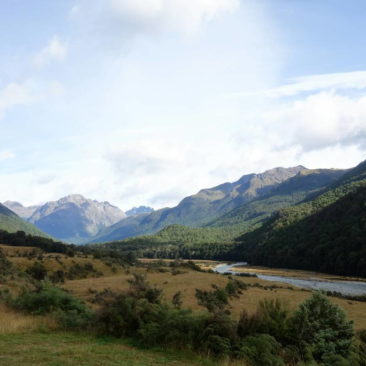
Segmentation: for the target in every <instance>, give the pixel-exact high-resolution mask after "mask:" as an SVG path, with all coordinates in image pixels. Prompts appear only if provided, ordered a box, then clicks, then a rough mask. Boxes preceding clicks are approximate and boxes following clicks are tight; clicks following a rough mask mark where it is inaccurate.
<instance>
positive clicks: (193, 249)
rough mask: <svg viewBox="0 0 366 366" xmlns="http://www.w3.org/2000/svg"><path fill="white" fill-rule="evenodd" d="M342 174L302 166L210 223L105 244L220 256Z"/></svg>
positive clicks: (164, 253)
mask: <svg viewBox="0 0 366 366" xmlns="http://www.w3.org/2000/svg"><path fill="white" fill-rule="evenodd" d="M343 174H344V171H342V170H331V169H328V170H327V169H324V170H303V171H301V172H299V173H298V174H297V175H296V176H295V177H292V178H290V179H288V180H287V181H285V182H283V183H282V184H280V185H279V186H277V187H276V188H274V189H273V190H272V191H270V192H269V193H267V194H266V195H265V196H264V197H263V198H258V199H257V200H254V201H252V202H249V203H246V204H244V205H242V206H240V207H239V208H237V209H234V210H233V211H231V212H230V213H228V214H227V215H225V216H223V218H221V219H219V220H216V221H214V222H213V223H212V224H211V225H210V226H206V227H202V228H191V227H187V226H181V225H170V226H167V227H166V228H164V229H162V230H161V231H159V232H158V233H156V234H154V235H145V236H137V237H134V238H128V239H125V240H123V241H115V242H110V243H107V244H105V246H106V247H108V248H113V249H118V250H120V251H130V250H133V251H137V252H138V253H137V254H138V255H143V256H148V257H150V256H159V257H168V258H174V257H184V258H207V259H219V258H220V256H221V255H223V254H224V253H226V252H227V251H229V249H230V247H231V246H232V245H233V244H235V238H237V237H238V236H240V235H241V234H243V233H244V232H247V231H250V230H253V229H254V228H256V227H258V226H259V225H261V224H262V222H263V221H264V220H265V219H267V218H268V216H269V215H270V214H271V213H272V212H273V211H275V210H278V209H279V208H282V207H288V206H290V205H293V204H296V203H298V202H299V201H301V200H303V199H304V198H305V197H307V195H309V194H314V193H315V192H319V190H322V189H324V187H326V186H327V185H329V184H330V183H333V182H334V181H335V180H336V179H337V178H339V177H340V176H342V175H343Z"/></svg>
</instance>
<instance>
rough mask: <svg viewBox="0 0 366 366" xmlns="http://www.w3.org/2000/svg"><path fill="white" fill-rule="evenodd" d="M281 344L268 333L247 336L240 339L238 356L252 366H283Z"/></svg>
mask: <svg viewBox="0 0 366 366" xmlns="http://www.w3.org/2000/svg"><path fill="white" fill-rule="evenodd" d="M280 350H281V345H280V344H279V343H278V342H277V341H276V340H275V339H274V338H273V337H271V336H270V335H268V334H260V335H256V336H249V337H246V338H244V340H243V341H242V344H241V347H240V350H239V356H240V357H241V358H243V359H244V360H245V361H246V362H248V363H249V364H250V365H253V366H282V365H283V366H284V365H285V363H284V361H283V360H282V358H281V357H280Z"/></svg>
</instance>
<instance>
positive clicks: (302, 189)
mask: <svg viewBox="0 0 366 366" xmlns="http://www.w3.org/2000/svg"><path fill="white" fill-rule="evenodd" d="M343 173H344V171H342V170H333V169H328V170H327V169H323V170H310V169H307V168H305V167H303V166H297V167H292V168H274V169H271V170H268V171H265V172H264V173H261V174H248V175H244V176H242V177H241V178H240V179H239V180H237V181H235V182H233V183H224V184H221V185H218V186H216V187H213V188H208V189H202V190H201V191H199V192H198V193H197V194H195V195H192V196H188V197H186V198H184V199H183V200H182V201H181V202H180V203H179V204H178V205H177V206H176V207H173V208H164V209H160V210H157V211H154V212H152V213H150V214H147V215H141V216H138V217H128V218H127V219H124V220H121V221H120V222H117V223H116V224H114V225H112V226H110V227H108V228H106V229H105V230H103V231H102V232H101V233H100V234H99V235H97V236H96V237H95V238H94V239H93V240H92V242H108V241H114V240H121V239H124V238H128V237H132V236H138V235H145V234H152V233H155V232H157V231H159V230H161V229H163V228H165V227H167V226H169V225H172V224H179V225H186V226H189V227H202V226H225V225H226V224H228V223H227V222H226V221H227V217H225V216H224V215H230V212H234V211H233V210H235V209H239V208H240V209H241V210H242V211H244V212H246V214H245V215H247V220H249V219H250V218H253V219H255V220H257V221H258V220H259V219H264V218H265V217H266V216H268V215H269V214H270V213H271V212H273V211H274V210H276V209H278V208H281V207H286V206H288V205H291V204H294V203H297V202H299V201H300V200H301V199H304V198H305V197H306V195H307V194H310V193H311V192H313V191H315V190H317V189H321V188H322V187H325V186H326V185H327V184H329V183H331V182H332V181H334V180H335V179H337V178H338V177H339V176H340V175H342V174H343ZM292 178H294V180H293V181H292V180H291V179H292ZM286 182H288V183H286ZM259 199H263V200H266V202H264V201H261V202H262V203H263V205H264V206H266V208H263V209H262V208H261V207H260V203H258V200H259ZM254 201H255V202H256V203H255V204H254V205H250V202H254ZM248 205H249V206H248ZM269 206H271V208H270V207H269ZM263 210H264V211H263ZM262 211H263V212H262ZM239 212H240V211H238V213H237V214H238V215H240V214H239ZM235 215H236V214H235ZM220 218H221V219H220ZM220 220H222V221H221V222H220ZM225 220H226V221H225ZM230 221H231V222H230V225H232V224H233V223H234V222H233V220H230ZM234 221H235V220H234ZM239 224H240V226H241V227H242V226H243V220H242V219H239ZM238 230H239V231H240V229H238Z"/></svg>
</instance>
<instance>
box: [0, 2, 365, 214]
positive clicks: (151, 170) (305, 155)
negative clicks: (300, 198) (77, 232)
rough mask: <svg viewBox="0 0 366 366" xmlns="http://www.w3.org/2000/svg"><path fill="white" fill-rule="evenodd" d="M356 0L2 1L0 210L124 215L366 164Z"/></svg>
mask: <svg viewBox="0 0 366 366" xmlns="http://www.w3.org/2000/svg"><path fill="white" fill-rule="evenodd" d="M365 16H366V3H365V2H364V1H362V0H353V1H348V2H345V1H340V0H322V1H317V0H296V1H295V0H276V1H273V0H272V1H264V0H262V1H254V0H195V1H194V2H193V1H188V0H105V1H103V2H101V1H99V0H59V1H49V0H33V1H31V2H30V1H26V0H4V1H2V2H1V3H0V56H1V57H0V70H1V73H0V128H1V131H2V139H1V142H2V143H1V145H0V201H5V200H8V199H10V200H18V201H21V202H23V203H25V204H34V203H39V202H44V201H47V200H54V199H58V198H60V197H61V196H64V195H67V194H71V193H80V194H83V195H85V196H87V197H90V198H94V199H98V200H108V201H110V202H111V203H114V204H116V205H119V206H120V207H121V208H123V209H128V208H130V207H132V206H135V205H140V204H147V205H151V206H153V207H155V208H159V207H163V206H172V205H175V204H176V203H178V202H179V200H180V199H182V198H183V197H184V196H186V195H189V194H193V193H195V192H196V191H198V190H199V189H200V188H204V187H210V186H213V185H216V184H220V183H222V182H224V181H233V180H236V179H238V178H239V177H240V176H241V175H243V174H246V173H250V172H261V171H264V170H266V169H269V168H272V167H275V166H293V165H298V164H302V165H305V166H307V167H309V168H317V167H336V168H346V167H351V166H353V165H355V164H357V163H358V162H359V161H361V160H364V159H365V150H366V65H365V60H366V47H365V40H364V36H363V35H364V34H365V33H366V24H365V22H364V19H365Z"/></svg>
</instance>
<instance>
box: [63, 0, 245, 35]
mask: <svg viewBox="0 0 366 366" xmlns="http://www.w3.org/2000/svg"><path fill="white" fill-rule="evenodd" d="M239 5H240V0H194V1H191V0H106V1H103V2H99V0H78V1H77V2H76V4H75V5H74V6H73V8H72V9H71V12H70V15H71V17H72V18H82V19H87V21H88V22H91V23H94V24H95V25H97V27H98V28H99V29H101V28H106V27H109V28H111V29H112V30H114V31H116V29H117V28H118V27H122V28H124V29H130V30H131V31H141V30H148V31H151V30H152V29H155V30H164V29H167V30H174V31H179V32H184V33H192V32H195V31H196V30H197V29H199V27H200V26H201V25H202V24H204V23H205V22H209V21H211V20H212V19H214V18H215V17H217V16H219V15H220V14H222V13H225V12H231V11H234V10H236V9H237V8H239Z"/></svg>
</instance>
